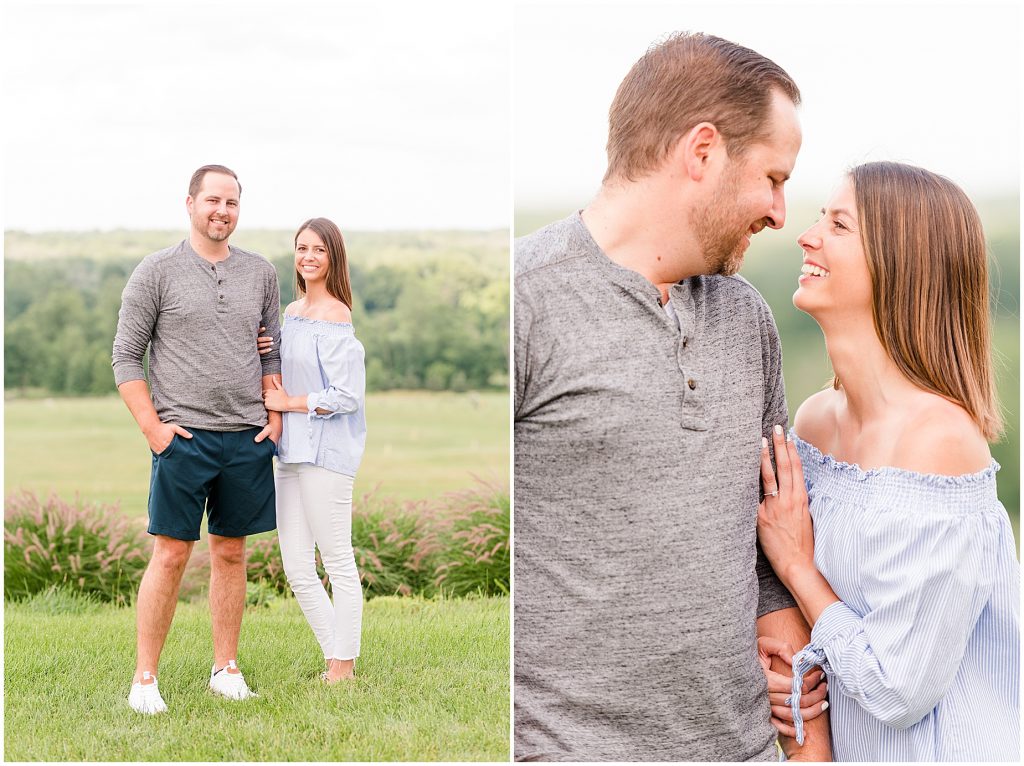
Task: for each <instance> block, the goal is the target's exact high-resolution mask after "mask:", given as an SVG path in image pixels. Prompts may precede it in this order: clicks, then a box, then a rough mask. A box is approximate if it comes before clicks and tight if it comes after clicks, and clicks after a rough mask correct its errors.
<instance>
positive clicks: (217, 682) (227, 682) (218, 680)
mask: <svg viewBox="0 0 1024 766" xmlns="http://www.w3.org/2000/svg"><path fill="white" fill-rule="evenodd" d="M229 668H230V669H231V670H238V665H236V664H235V661H234V660H229V661H228V664H227V665H225V666H224V667H222V668H221V669H220V670H217V666H216V665H214V666H213V667H212V668H210V689H211V690H212V691H213V692H215V693H216V694H219V695H221V696H222V697H227V698H228V699H231V700H244V699H249V697H258V696H259V695H258V694H257V693H256V692H254V691H253V690H252V689H250V688H249V686H248V684H246V683H245V678H244V677H243V676H242V674H241V673H229V672H228V669H229Z"/></svg>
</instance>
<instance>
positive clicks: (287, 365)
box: [278, 314, 366, 476]
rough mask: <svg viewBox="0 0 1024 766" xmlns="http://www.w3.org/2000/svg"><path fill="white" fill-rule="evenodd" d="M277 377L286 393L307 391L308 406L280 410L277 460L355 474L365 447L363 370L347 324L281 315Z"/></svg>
mask: <svg viewBox="0 0 1024 766" xmlns="http://www.w3.org/2000/svg"><path fill="white" fill-rule="evenodd" d="M281 382H282V384H283V385H284V390H285V391H286V392H287V393H288V394H289V395H290V396H296V395H297V394H300V393H307V394H308V395H307V397H306V406H307V408H308V411H307V412H304V413H303V412H286V413H284V431H283V432H282V434H281V444H280V447H279V448H278V460H279V461H281V462H282V463H312V464H313V465H318V466H321V467H322V468H326V469H327V470H329V471H335V472H337V473H342V474H345V475H346V476H355V475H356V471H357V470H358V468H359V463H360V462H361V460H362V458H363V450H364V448H365V447H366V413H365V408H364V403H365V396H366V369H365V366H364V363H363V345H362V344H361V343H360V342H359V341H358V340H357V339H356V334H355V330H354V329H353V327H352V325H351V324H350V323H348V322H328V321H325V320H323V319H307V318H306V317H300V316H293V315H291V314H285V316H284V325H283V326H282V328H281ZM318 409H320V410H325V411H326V413H327V414H323V415H321V414H318V413H317V412H316V411H317V410H318Z"/></svg>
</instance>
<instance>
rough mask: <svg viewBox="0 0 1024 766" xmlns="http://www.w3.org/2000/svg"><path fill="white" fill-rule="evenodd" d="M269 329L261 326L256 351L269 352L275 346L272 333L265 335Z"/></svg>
mask: <svg viewBox="0 0 1024 766" xmlns="http://www.w3.org/2000/svg"><path fill="white" fill-rule="evenodd" d="M266 331H267V328H266V327H260V333H261V334H260V335H257V336H256V351H258V352H259V353H260V354H269V353H270V352H271V350H273V348H274V337H273V336H272V335H263V334H262V333H265V332H266Z"/></svg>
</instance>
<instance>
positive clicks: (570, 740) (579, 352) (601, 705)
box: [514, 214, 794, 761]
mask: <svg viewBox="0 0 1024 766" xmlns="http://www.w3.org/2000/svg"><path fill="white" fill-rule="evenodd" d="M670 300H671V302H672V306H673V308H674V310H675V314H676V317H677V319H678V323H677V321H676V319H674V318H673V317H672V316H670V314H669V313H667V312H666V311H665V310H664V308H663V307H662V306H661V303H660V293H659V291H658V289H657V288H656V287H654V286H653V285H652V284H650V283H649V282H648V281H647V280H645V279H644V278H643V277H642V276H640V275H639V274H637V273H636V272H634V271H631V270H628V269H625V268H622V267H620V266H618V265H616V264H615V263H614V262H612V261H611V260H610V259H609V258H608V257H607V256H606V255H605V254H604V253H603V252H602V251H601V250H600V248H599V247H598V246H597V244H596V243H595V242H594V240H593V239H592V237H591V236H590V233H589V232H588V231H587V229H586V227H585V226H584V224H583V221H582V219H581V217H580V216H579V215H578V214H576V215H573V216H571V217H569V218H568V219H566V220H564V221H561V222H558V223H555V224H552V225H551V226H548V227H547V228H545V229H542V230H540V231H539V232H536V233H535V234H533V235H531V236H529V237H526V238H524V239H521V240H519V241H518V242H517V246H516V277H515V495H514V497H515V527H514V529H515V591H514V592H515V601H514V603H515V757H516V758H517V759H533V760H537V759H542V760H584V761H598V760H617V761H656V760H681V761H720V760H727V761H744V760H776V751H775V746H774V742H775V739H776V731H775V729H774V728H773V727H772V725H771V724H770V723H769V705H768V693H767V684H766V681H765V678H764V674H763V673H762V671H761V668H760V666H759V664H758V660H757V649H756V638H757V633H756V619H757V617H759V616H760V615H763V614H766V613H768V612H771V611H774V610H777V609H781V608H785V607H790V606H793V605H794V602H793V600H792V597H791V596H790V595H789V593H788V592H787V591H786V590H785V589H784V588H783V586H782V585H781V584H780V583H779V581H778V580H777V579H776V577H775V575H774V573H773V572H772V571H771V568H770V567H769V566H768V564H767V561H766V560H765V559H764V557H763V555H761V554H760V553H759V551H758V548H757V544H756V517H757V505H758V492H759V478H758V477H759V472H758V466H759V456H760V446H761V436H762V434H765V435H767V434H768V433H770V430H771V428H772V426H774V425H775V424H776V423H779V424H783V425H785V423H786V421H787V413H786V401H785V391H784V388H783V380H782V359H781V351H780V346H779V339H778V335H777V331H776V327H775V322H774V319H773V318H772V315H771V311H770V310H769V308H768V306H767V304H766V303H765V302H764V300H763V299H762V298H761V296H760V295H759V294H758V293H757V291H756V290H755V289H754V288H753V287H752V286H751V285H750V284H749V283H748V282H747V281H746V280H744V279H742V278H740V277H718V276H702V277H694V278H692V279H688V280H685V281H684V282H682V283H680V284H678V285H674V286H673V287H672V288H671V290H670Z"/></svg>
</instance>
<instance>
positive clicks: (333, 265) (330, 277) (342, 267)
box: [293, 218, 352, 311]
mask: <svg viewBox="0 0 1024 766" xmlns="http://www.w3.org/2000/svg"><path fill="white" fill-rule="evenodd" d="M306 229H309V230H310V231H312V232H313V233H315V234H316V235H317V236H318V237H320V239H322V240H323V243H324V245H325V246H326V247H327V261H328V267H327V292H329V293H330V294H331V295H333V296H334V297H335V298H337V299H338V300H339V301H341V302H342V303H344V304H345V305H346V306H348V308H349V310H350V311H351V310H352V282H351V279H350V278H349V274H348V256H347V255H346V254H345V238H344V237H342V236H341V229H339V228H338V227H337V225H335V224H334V222H333V221H330V220H328V219H327V218H310V219H309V220H308V221H306V222H305V223H304V224H302V225H301V226H300V227H299V229H298V231H296V232H295V242H298V240H299V235H300V234H301V233H302V232H304V231H305V230H306ZM293 245H294V243H293ZM295 290H296V294H298V295H305V294H306V280H305V279H303V278H302V274H300V273H299V270H298V269H296V270H295Z"/></svg>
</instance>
